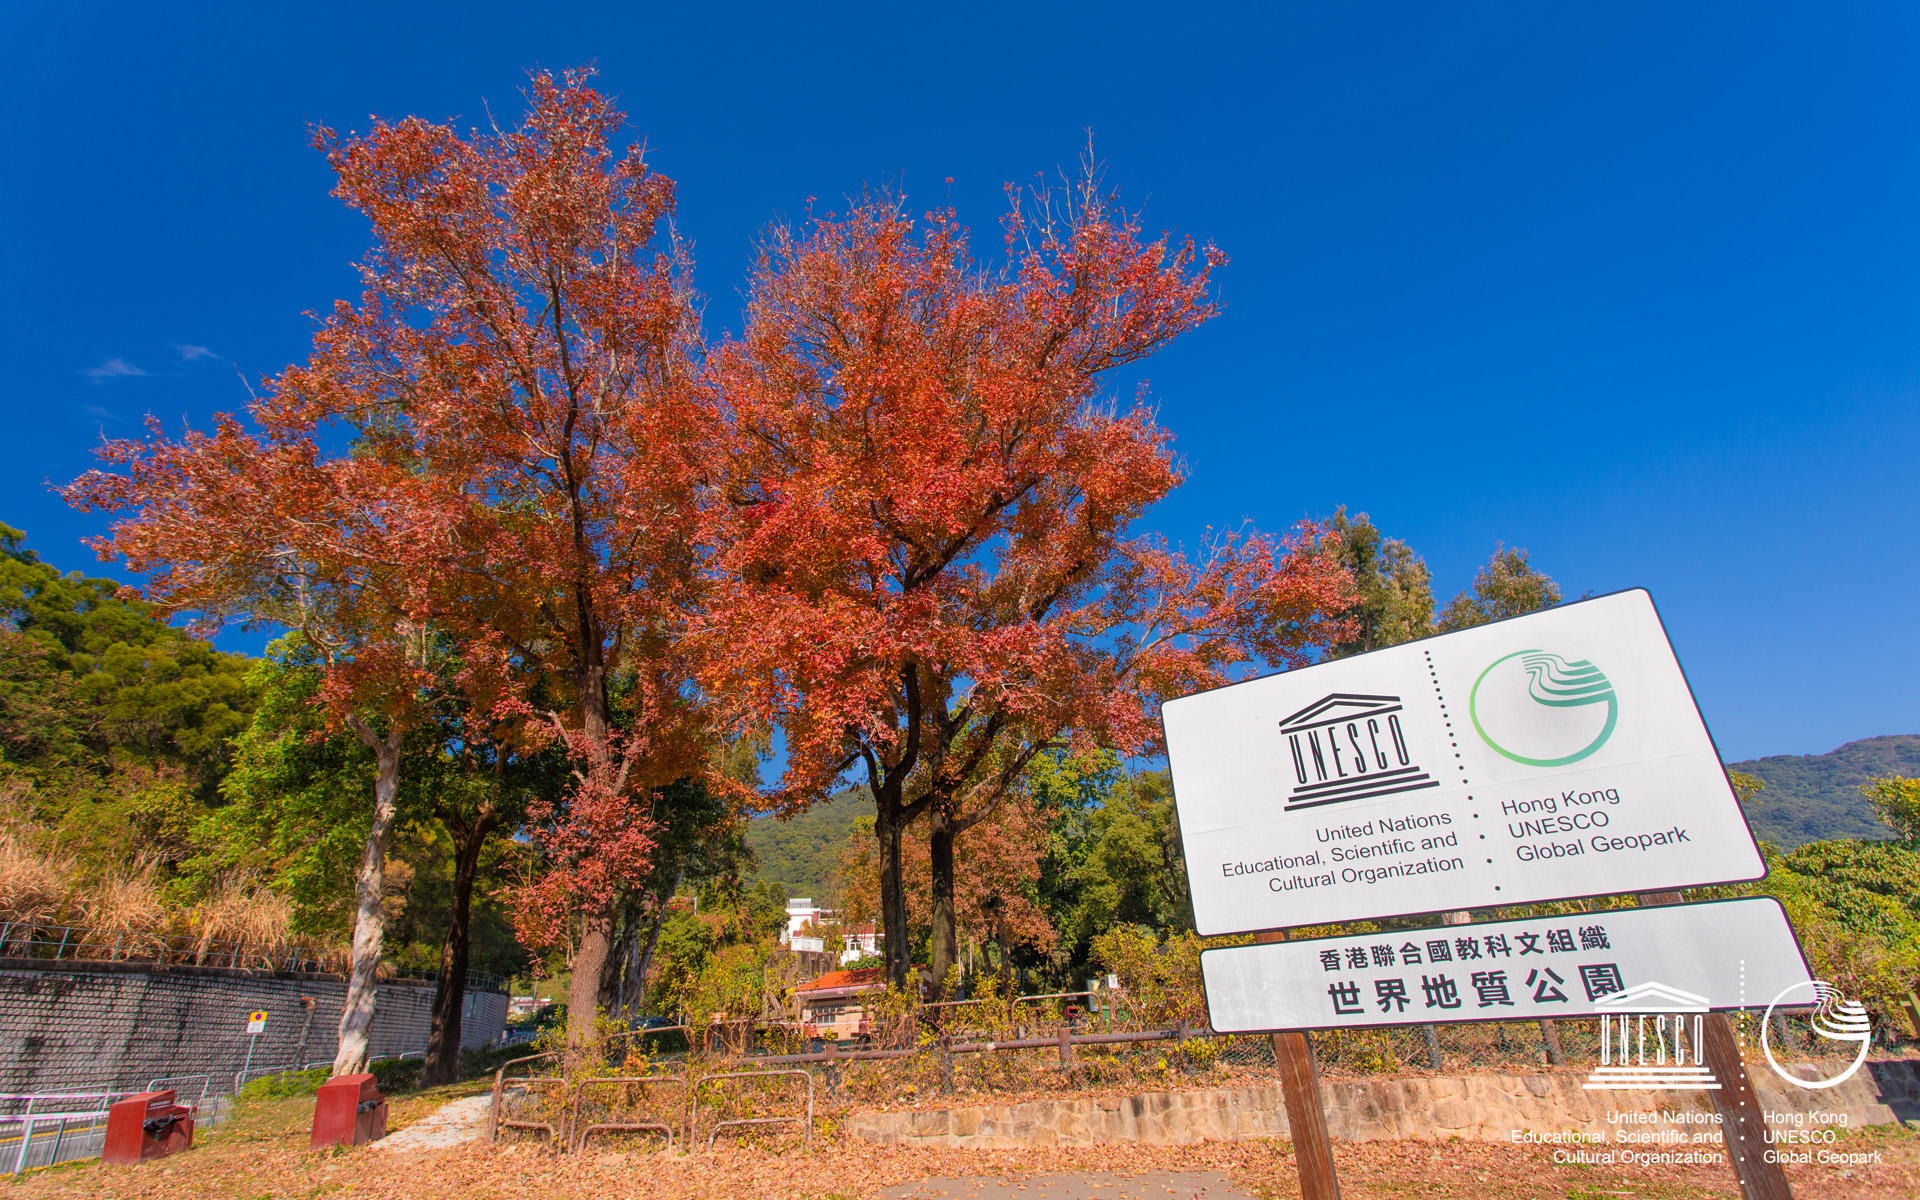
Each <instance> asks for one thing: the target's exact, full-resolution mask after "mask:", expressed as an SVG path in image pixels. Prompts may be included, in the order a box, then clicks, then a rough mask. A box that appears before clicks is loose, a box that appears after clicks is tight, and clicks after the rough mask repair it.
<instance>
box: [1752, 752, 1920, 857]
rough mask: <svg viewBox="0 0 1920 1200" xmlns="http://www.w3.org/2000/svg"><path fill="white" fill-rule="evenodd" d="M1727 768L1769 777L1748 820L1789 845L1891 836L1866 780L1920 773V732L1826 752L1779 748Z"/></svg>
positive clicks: (1782, 844) (1770, 838) (1764, 833)
mask: <svg viewBox="0 0 1920 1200" xmlns="http://www.w3.org/2000/svg"><path fill="white" fill-rule="evenodd" d="M1727 768H1728V769H1729V770H1733V771H1745V772H1746V773H1747V774H1749V775H1754V776H1758V777H1759V778H1760V779H1762V780H1764V781H1765V782H1766V785H1767V786H1766V787H1765V788H1764V789H1763V790H1762V791H1761V792H1760V794H1759V795H1758V796H1757V797H1755V798H1754V799H1753V800H1752V801H1750V802H1749V803H1748V804H1747V820H1748V821H1749V822H1750V823H1752V825H1753V832H1754V835H1755V836H1757V837H1759V838H1761V839H1763V840H1765V841H1769V842H1772V843H1774V844H1775V845H1777V846H1779V847H1780V848H1781V849H1783V850H1791V849H1793V848H1794V847H1795V846H1801V845H1804V844H1806V843H1807V842H1819V841H1825V840H1827V839H1829V838H1869V839H1880V838H1888V837H1892V836H1893V834H1892V831H1891V830H1889V829H1888V828H1887V827H1886V826H1885V825H1882V824H1881V823H1880V822H1879V821H1878V820H1876V819H1875V818H1874V815H1873V806H1872V805H1870V804H1868V803H1867V798H1866V797H1865V796H1862V795H1861V794H1860V785H1861V784H1863V783H1865V782H1867V781H1868V780H1869V779H1881V778H1885V777H1886V776H1888V775H1905V776H1907V777H1908V778H1913V777H1915V776H1920V735H1916V734H1910V733H1901V734H1892V735H1890V736H1887V737H1872V738H1862V739H1861V740H1859V741H1857V742H1848V743H1847V744H1846V745H1844V746H1842V747H1840V748H1839V749H1838V750H1831V751H1828V752H1827V753H1825V754H1776V755H1774V756H1773V757H1772V758H1756V759H1753V760H1752V761H1750V762H1737V763H1728V764H1727Z"/></svg>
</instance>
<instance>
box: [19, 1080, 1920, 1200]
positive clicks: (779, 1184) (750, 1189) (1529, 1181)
mask: <svg viewBox="0 0 1920 1200" xmlns="http://www.w3.org/2000/svg"><path fill="white" fill-rule="evenodd" d="M485 1089H486V1084H485V1082H484V1081H480V1082H475V1083H470V1084H464V1085H460V1086H458V1087H455V1088H450V1089H440V1090H437V1091H435V1092H431V1093H423V1094H419V1095H413V1096H401V1097H399V1098H397V1099H396V1100H395V1101H394V1107H393V1110H392V1113H391V1122H390V1125H391V1128H392V1129H393V1130H394V1131H396V1132H397V1131H399V1130H402V1129H405V1128H407V1127H408V1126H411V1125H415V1124H418V1123H420V1122H422V1121H423V1120H424V1119H425V1118H427V1117H428V1116H429V1115H430V1114H432V1113H434V1112H435V1111H437V1109H438V1108H439V1107H440V1106H441V1105H443V1104H445V1103H446V1102H447V1101H448V1100H450V1099H454V1098H458V1097H462V1096H475V1095H479V1094H481V1093H483V1092H484V1091H485ZM312 1106H313V1101H312V1099H311V1098H309V1097H293V1098H288V1099H280V1100H262V1101H255V1102H250V1103H247V1104H244V1105H242V1106H241V1107H240V1108H239V1109H238V1110H237V1112H236V1113H235V1114H234V1116H233V1118H232V1119H230V1120H228V1121H226V1122H224V1123H222V1125H221V1126H220V1127H219V1128H217V1129H215V1130H212V1131H210V1132H209V1134H208V1136H206V1137H205V1138H204V1139H202V1140H201V1141H200V1144H199V1145H197V1146H196V1147H195V1148H194V1149H193V1150H191V1151H189V1152H187V1153H185V1154H182V1155H177V1156H175V1157H173V1158H170V1159H163V1160H160V1161H157V1162H153V1163H148V1164H145V1165H142V1166H139V1167H108V1166H105V1165H104V1164H101V1163H99V1162H98V1161H97V1160H96V1161H94V1162H91V1163H85V1164H72V1165H68V1166H63V1167H57V1168H53V1169H51V1170H47V1171H39V1172H35V1173H33V1174H32V1175H30V1176H28V1177H26V1178H24V1179H21V1180H19V1181H17V1182H15V1183H14V1184H13V1185H12V1193H11V1194H13V1195H17V1196H20V1197H22V1198H23V1200H24V1198H28V1197H41V1196H47V1197H56V1196H57V1197H112V1198H114V1200H146V1198H151V1200H179V1198H182V1197H193V1198H195V1200H281V1198H287V1200H294V1198H298V1200H310V1198H318V1197H332V1198H334V1200H361V1198H362V1197H366V1198H371V1200H411V1198H419V1200H425V1198H427V1197H433V1198H435V1200H439V1198H442V1197H444V1198H447V1200H519V1198H522V1197H524V1198H526V1200H588V1198H592V1197H620V1198H627V1197H631V1198H633V1200H681V1198H694V1197H698V1198H700V1200H708V1198H712V1200H725V1198H733V1200H760V1198H762V1197H765V1198H767V1200H798V1198H816V1197H817V1198H818V1200H1190V1198H1194V1197H1198V1198H1200V1200H1253V1198H1257V1200H1280V1198H1282V1197H1293V1196H1298V1195H1299V1188H1298V1185H1297V1183H1296V1182H1295V1180H1294V1175H1293V1162H1292V1157H1291V1153H1290V1148H1289V1147H1288V1146H1287V1144H1286V1143H1285V1142H1278V1141H1257V1142H1213V1143H1208V1144H1204V1145H1197V1146H1141V1145H1132V1144H1127V1145H1106V1146H1077V1147H1045V1148H1039V1147H1036V1148H1034V1149H1030V1150H1018V1151H973V1150H928V1149H892V1148H883V1147H877V1146H871V1145H867V1144H865V1143H859V1142H852V1141H846V1140H842V1139H839V1138H837V1137H833V1136H825V1137H822V1138H821V1139H820V1140H818V1141H817V1142H816V1143H815V1145H814V1146H813V1148H812V1149H811V1150H804V1149H802V1148H801V1147H800V1146H798V1145H797V1144H793V1143H788V1144H785V1145H782V1144H779V1143H768V1144H762V1145H755V1146H735V1147H732V1148H722V1149H720V1150H719V1151H717V1152H715V1153H713V1154H711V1155H708V1154H700V1155H681V1154H661V1153H657V1152H646V1151H643V1150H640V1149H638V1148H637V1147H636V1148H629V1149H627V1150H624V1151H623V1150H619V1149H614V1148H612V1147H609V1148H608V1149H607V1150H605V1151H602V1152H598V1153H589V1154H587V1155H585V1156H582V1157H577V1158H576V1157H573V1156H569V1155H559V1156H556V1155H553V1154H550V1153H548V1152H547V1151H546V1150H544V1149H543V1148H541V1147H540V1146H538V1145H536V1144H533V1143H520V1144H517V1145H510V1146H499V1147H489V1146H485V1145H464V1146H454V1147H446V1148H437V1149H421V1150H394V1151H389V1152H386V1153H374V1152H371V1151H368V1150H365V1149H361V1150H336V1151H330V1152H325V1153H318V1154H316V1153H312V1152H309V1151H308V1150H307V1130H308V1123H309V1121H310V1120H311V1115H312V1110H313V1109H312ZM1828 1149H1831V1150H1834V1151H1840V1152H1846V1153H1871V1152H1874V1151H1878V1152H1879V1154H1880V1157H1881V1159H1882V1161H1881V1162H1880V1163H1878V1164H1873V1165H1866V1166H1851V1167H1848V1166H1833V1165H1826V1164H1820V1163H1813V1164H1807V1165H1796V1166H1792V1167H1789V1168H1788V1172H1787V1173H1788V1178H1789V1179H1790V1180H1791V1181H1792V1183H1793V1188H1794V1195H1795V1196H1796V1197H1799V1198H1800V1200H1914V1198H1915V1197H1920V1132H1916V1131H1914V1130H1911V1129H1905V1128H1900V1127H1891V1128H1880V1129H1870V1130H1861V1131H1857V1132H1853V1133H1850V1134H1846V1135H1843V1136H1842V1138H1841V1140H1840V1141H1839V1142H1838V1143H1836V1144H1835V1145H1833V1146H1832V1147H1829V1148H1828ZM1335 1156H1336V1159H1337V1161H1338V1163H1339V1169H1340V1176H1341V1192H1342V1195H1343V1196H1344V1197H1345V1198H1346V1200H1376V1198H1378V1200H1388V1198H1392V1200H1399V1198H1402V1197H1409V1198H1410V1197H1447V1198H1455V1197H1457V1198H1460V1200H1523V1198H1524V1200H1611V1198H1612V1197H1616V1196H1632V1197H1637V1198H1639V1200H1695V1198H1703V1197H1724V1198H1727V1200H1732V1198H1734V1197H1737V1196H1738V1190H1737V1189H1736V1187H1735V1185H1734V1182H1733V1177H1732V1174H1731V1172H1730V1171H1729V1170H1728V1169H1727V1168H1726V1167H1725V1166H1724V1165H1722V1164H1719V1163H1713V1164H1693V1165H1686V1166H1676V1165H1651V1166H1641V1165H1621V1166H1595V1165H1586V1164H1577V1163H1556V1162H1554V1161H1553V1160H1554V1153H1553V1150H1552V1148H1550V1147H1538V1146H1506V1145H1490V1144H1486V1143H1479V1142H1464V1141H1447V1142H1436V1141H1421V1140H1410V1141H1399V1142H1364V1143H1336V1146H1335Z"/></svg>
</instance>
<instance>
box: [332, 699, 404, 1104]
mask: <svg viewBox="0 0 1920 1200" xmlns="http://www.w3.org/2000/svg"><path fill="white" fill-rule="evenodd" d="M349 724H350V725H351V726H352V727H353V730H354V732H355V733H357V734H359V735H360V740H361V741H363V742H366V743H367V745H369V746H371V747H372V748H373V752H374V756H375V758H376V760H377V761H378V764H379V770H378V773H377V774H376V775H375V777H374V783H373V824H372V825H371V826H369V827H368V829H367V843H366V847H365V849H364V850H363V851H362V853H361V855H360V870H359V873H358V874H357V875H356V876H355V877H354V901H355V908H354V918H353V963H352V966H351V969H350V970H349V971H348V973H347V998H346V1002H345V1004H344V1005H342V1007H341V1009H340V1041H339V1048H338V1050H337V1051H336V1052H335V1053H334V1056H333V1073H334V1074H335V1075H357V1074H359V1073H360V1072H362V1071H364V1070H366V1069H367V1051H368V1045H369V1042H370V1040H371V1035H372V1032H373V1006H374V1000H375V999H376V997H377V995H378V989H379V978H378V971H379V968H380V950H381V943H382V942H383V941H384V940H385V937H386V932H387V912H386V908H385V907H384V901H385V899H386V897H385V894H384V893H385V890H386V880H387V842H388V841H389V840H390V839H391V838H392V837H393V818H394V814H395V813H396V812H397V811H398V808H399V799H400V741H401V737H400V730H399V729H397V728H396V729H392V730H390V731H388V733H387V736H386V737H384V738H382V737H376V736H375V735H374V733H373V730H372V729H370V728H369V727H368V726H367V725H366V723H365V722H363V721H361V720H360V719H359V718H358V717H351V718H349Z"/></svg>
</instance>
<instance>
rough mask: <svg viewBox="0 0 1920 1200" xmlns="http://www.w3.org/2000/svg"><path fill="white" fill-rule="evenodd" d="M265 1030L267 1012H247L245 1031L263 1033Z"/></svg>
mask: <svg viewBox="0 0 1920 1200" xmlns="http://www.w3.org/2000/svg"><path fill="white" fill-rule="evenodd" d="M266 1031H267V1014H266V1013H263V1012H256V1013H249V1014H248V1015H247V1032H248V1033H265V1032H266Z"/></svg>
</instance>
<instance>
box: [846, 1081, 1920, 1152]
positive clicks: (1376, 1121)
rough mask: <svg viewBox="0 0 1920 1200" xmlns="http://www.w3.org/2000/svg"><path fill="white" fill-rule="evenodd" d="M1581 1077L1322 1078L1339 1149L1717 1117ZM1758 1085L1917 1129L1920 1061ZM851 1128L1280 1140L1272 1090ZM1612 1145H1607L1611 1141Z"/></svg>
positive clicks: (1090, 1101)
mask: <svg viewBox="0 0 1920 1200" xmlns="http://www.w3.org/2000/svg"><path fill="white" fill-rule="evenodd" d="M1585 1081H1586V1076H1585V1075H1582V1074H1575V1073H1571V1072H1568V1073H1555V1074H1551V1075H1474V1076H1467V1077H1464V1078H1436V1077H1418V1078H1398V1079H1370V1080H1365V1081H1362V1082H1339V1083H1324V1082H1323V1083H1322V1084H1321V1085H1320V1099H1321V1103H1322V1104H1323V1105H1325V1106H1326V1112H1327V1124H1328V1127H1329V1128H1330V1130H1331V1132H1332V1134H1333V1136H1334V1137H1336V1138H1341V1139H1343V1140H1347V1141H1373V1140H1378V1139H1384V1138H1414V1137H1428V1138H1436V1137H1437V1138H1445V1137H1453V1136H1459V1137H1461V1138H1466V1139H1470V1140H1474V1141H1502V1142H1504V1141H1508V1140H1510V1139H1511V1138H1512V1136H1513V1132H1514V1131H1515V1130H1528V1129H1531V1130H1535V1131H1542V1132H1544V1131H1550V1130H1551V1131H1569V1130H1578V1131H1581V1132H1584V1133H1601V1132H1606V1131H1614V1132H1615V1133H1617V1132H1618V1130H1619V1129H1620V1128H1621V1126H1620V1125H1618V1124H1617V1123H1615V1122H1612V1121H1609V1120H1608V1116H1609V1114H1617V1113H1622V1112H1671V1113H1676V1114H1681V1113H1689V1112H1692V1113H1702V1112H1703V1113H1711V1112H1712V1111H1713V1103H1712V1101H1711V1100H1710V1099H1708V1098H1707V1096H1706V1094H1705V1093H1702V1092H1663V1091H1631V1092H1629V1091H1619V1092H1614V1091H1587V1090H1586V1089H1585V1088H1584V1087H1583V1086H1582V1084H1584V1083H1585ZM1754 1085H1755V1088H1756V1089H1757V1090H1758V1091H1759V1093H1760V1096H1761V1100H1762V1102H1763V1103H1765V1104H1766V1106H1767V1108H1768V1109H1769V1110H1771V1111H1774V1112H1779V1113H1787V1112H1793V1111H1796V1110H1797V1111H1801V1112H1806V1111H1811V1110H1821V1111H1824V1112H1829V1113H1831V1112H1842V1113H1845V1114H1846V1116H1847V1121H1848V1124H1849V1125H1850V1126H1853V1127H1858V1126H1860V1125H1886V1124H1892V1123H1894V1122H1905V1123H1912V1122H1916V1121H1920V1062H1916V1061H1914V1060H1911V1059H1897V1060H1888V1061H1882V1062H1870V1063H1868V1064H1867V1066H1866V1068H1864V1069H1862V1070H1861V1072H1860V1073H1859V1074H1858V1075H1855V1076H1854V1077H1853V1078H1852V1079H1850V1080H1848V1081H1847V1082H1846V1083H1844V1084H1841V1085H1840V1086H1839V1087H1836V1088H1833V1089H1830V1090H1827V1091H1811V1090H1807V1089H1803V1088H1791V1087H1789V1086H1788V1085H1787V1084H1785V1083H1783V1082H1781V1081H1779V1080H1777V1079H1774V1078H1773V1077H1772V1076H1770V1075H1769V1076H1767V1077H1765V1078H1762V1077H1759V1076H1755V1078H1754ZM1789 1092H1791V1093H1792V1094H1791V1095H1789V1094H1788V1093H1789ZM1634 1128H1636V1129H1639V1130H1641V1131H1643V1132H1644V1131H1645V1130H1648V1129H1653V1130H1658V1129H1661V1128H1672V1129H1676V1130H1681V1131H1686V1132H1692V1131H1698V1130H1702V1129H1707V1130H1711V1129H1715V1128H1717V1126H1714V1125H1712V1124H1696V1123H1693V1122H1689V1121H1687V1120H1686V1119H1685V1118H1684V1117H1682V1119H1681V1120H1678V1121H1675V1122H1671V1123H1668V1122H1664V1121H1662V1122H1658V1123H1655V1124H1653V1125H1650V1126H1635V1127H1634ZM847 1132H848V1133H849V1134H851V1135H852V1136H854V1137H858V1138H862V1139H864V1140H866V1141H869V1142H874V1143H877V1144H879V1145H886V1146H951V1147H966V1148H974V1149H1015V1148H1019V1147H1023V1146H1085V1145H1096V1144H1099V1143H1102V1142H1146V1143H1151V1144H1157V1145H1178V1144H1186V1143H1191V1142H1202V1141H1208V1140H1228V1141H1237V1140H1242V1139H1248V1138H1267V1137H1282V1138H1284V1137H1286V1136H1287V1114H1286V1106H1285V1104H1284V1102H1283V1101H1282V1099H1281V1096H1280V1088H1279V1085H1278V1084H1272V1085H1266V1086H1253V1087H1242V1088H1208V1089H1204V1090H1194V1091H1183V1092H1155V1093H1149V1094H1147V1095H1139V1096H1089V1097H1076V1098H1073V1099H1062V1100H1040V1101H1034V1102H1032V1103H1026V1104H986V1105H978V1106H969V1107H964V1108H953V1109H940V1110H934V1111H925V1112H878V1113H856V1114H854V1115H853V1116H851V1117H849V1118H848V1120H847ZM1608 1140H1609V1141H1612V1140H1614V1138H1613V1134H1612V1133H1609V1136H1608Z"/></svg>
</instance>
